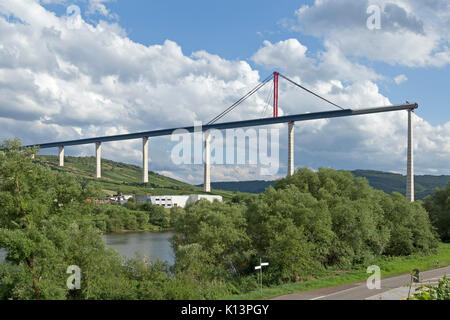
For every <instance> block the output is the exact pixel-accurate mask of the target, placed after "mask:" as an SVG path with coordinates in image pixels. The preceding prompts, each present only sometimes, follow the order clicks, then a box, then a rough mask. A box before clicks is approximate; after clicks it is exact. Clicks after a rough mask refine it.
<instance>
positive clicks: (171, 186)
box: [36, 156, 450, 200]
mask: <svg viewBox="0 0 450 320" xmlns="http://www.w3.org/2000/svg"><path fill="white" fill-rule="evenodd" d="M36 161H39V162H41V163H43V164H46V165H48V166H50V167H51V168H52V169H53V170H58V171H62V172H71V173H75V174H76V175H78V176H82V177H85V178H87V179H90V180H92V181H96V182H98V183H100V185H101V187H102V189H103V191H104V192H105V194H115V193H117V192H122V193H125V194H127V193H128V194H137V195H144V194H148V195H162V194H191V193H199V194H203V193H204V192H203V189H202V185H197V186H194V185H191V184H188V183H185V182H181V181H178V180H175V179H172V178H169V177H166V176H163V175H160V174H158V173H155V172H153V171H149V183H147V184H143V183H142V182H141V176H142V168H141V167H139V166H136V165H132V164H126V163H122V162H115V161H112V160H108V159H102V178H101V179H96V178H95V157H70V156H66V157H65V158H64V167H59V166H58V158H57V156H37V157H36ZM352 173H353V174H354V175H355V176H356V177H365V178H367V180H368V181H369V183H370V185H371V186H372V187H374V188H376V189H379V190H383V191H384V192H386V193H388V194H391V193H392V192H394V191H397V192H400V193H402V194H405V184H406V177H405V176H403V175H400V174H395V173H388V172H381V171H372V170H354V171H352ZM448 181H450V176H444V175H442V176H431V175H416V176H415V191H416V199H418V200H419V199H423V198H425V197H426V196H428V195H430V194H432V193H433V192H434V189H435V188H442V187H445V186H446V184H447V182H448ZM273 184H274V181H264V180H252V181H236V182H234V181H230V182H212V183H211V188H212V189H213V190H212V192H211V194H217V195H221V196H222V197H223V198H224V199H226V200H228V199H231V198H232V197H233V195H234V194H235V193H236V192H241V193H261V192H264V190H265V189H266V188H267V187H268V186H271V185H273Z"/></svg>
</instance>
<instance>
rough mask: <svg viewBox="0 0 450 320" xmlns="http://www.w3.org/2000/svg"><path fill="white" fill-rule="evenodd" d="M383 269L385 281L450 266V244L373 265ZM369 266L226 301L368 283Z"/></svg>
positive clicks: (331, 273) (237, 296)
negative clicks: (429, 252) (407, 274)
mask: <svg viewBox="0 0 450 320" xmlns="http://www.w3.org/2000/svg"><path fill="white" fill-rule="evenodd" d="M371 265H377V266H379V267H380V269H381V276H382V277H391V276H396V275H400V274H405V273H409V272H411V271H412V270H413V269H419V271H426V270H431V269H437V268H441V267H446V266H449V265H450V243H441V244H440V245H439V248H438V249H437V251H436V252H435V253H433V254H430V255H426V256H425V255H418V254H417V255H410V256H407V257H389V258H388V257H383V258H381V259H378V260H376V261H375V262H373V263H371ZM366 268H367V266H361V267H360V268H356V269H354V270H349V271H347V272H342V271H340V272H339V271H329V272H328V274H326V275H324V276H323V277H321V278H318V279H314V280H309V281H304V282H296V283H287V284H283V285H280V286H276V287H270V288H263V295H262V296H261V293H260V291H259V290H255V291H251V292H248V293H245V294H240V295H233V296H228V297H224V298H223V299H226V300H235V299H236V300H259V299H266V298H271V297H276V296H280V295H285V294H290V293H297V292H301V291H307V290H314V289H322V288H328V287H335V286H340V285H345V284H350V283H355V282H362V281H366V280H367V277H368V276H369V274H368V273H366Z"/></svg>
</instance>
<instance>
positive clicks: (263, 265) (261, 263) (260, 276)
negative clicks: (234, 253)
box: [255, 258, 269, 296]
mask: <svg viewBox="0 0 450 320" xmlns="http://www.w3.org/2000/svg"><path fill="white" fill-rule="evenodd" d="M268 265H269V263H268V262H261V258H259V266H256V267H255V270H259V279H260V284H261V296H262V267H266V266H268Z"/></svg>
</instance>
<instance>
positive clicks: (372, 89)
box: [0, 0, 450, 183]
mask: <svg viewBox="0 0 450 320" xmlns="http://www.w3.org/2000/svg"><path fill="white" fill-rule="evenodd" d="M0 14H2V16H1V17H0V139H5V138H11V137H14V136H17V137H21V138H22V139H23V142H24V143H25V144H31V143H42V142H50V141H58V140H67V139H77V138H87V137H93V136H101V135H110V134H119V133H126V132H136V131H144V130H152V129H159V128H167V127H175V126H184V125H192V124H193V122H194V120H201V121H203V122H206V121H208V120H210V119H211V118H213V116H215V115H216V114H218V113H219V112H221V111H222V110H223V109H224V108H225V107H227V106H229V105H231V103H233V102H234V101H235V100H237V99H238V98H239V97H241V96H242V95H243V94H245V93H246V92H247V91H248V90H249V88H251V87H253V86H255V85H256V84H257V83H258V81H260V80H261V79H260V75H259V73H258V71H256V70H255V69H253V68H252V67H251V66H250V65H249V64H248V63H247V62H246V61H234V60H226V59H223V58H221V57H219V56H217V55H213V54H210V53H208V52H205V51H199V52H195V53H194V54H192V55H191V56H186V55H185V54H184V53H183V52H182V49H181V47H180V46H179V45H178V44H177V43H175V42H173V41H169V40H167V41H165V42H164V43H162V44H155V45H150V46H144V45H142V44H139V43H136V42H133V41H132V40H131V39H129V38H128V37H127V35H126V33H125V32H124V31H123V30H122V28H121V27H120V26H119V25H118V24H116V23H108V22H105V21H100V22H99V23H97V24H90V23H87V22H85V21H83V22H82V23H81V25H80V28H79V29H73V28H70V27H69V25H68V24H67V23H66V22H67V20H66V17H57V16H56V15H55V14H53V13H52V12H49V11H47V10H45V8H43V7H42V6H41V5H40V4H39V3H38V1H37V0H36V1H32V0H21V1H14V2H10V1H5V0H0ZM10 15H14V16H15V17H16V18H17V19H12V20H11V19H7V18H5V16H10ZM20 21H21V22H22V23H21V22H20ZM325 49H326V50H325V51H324V52H321V53H319V54H318V55H316V56H314V55H309V54H308V48H307V47H306V46H305V45H304V44H302V43H301V42H299V41H298V40H296V39H288V40H286V41H281V42H278V43H270V42H264V43H263V46H262V47H261V49H260V50H258V52H256V53H255V55H254V56H253V60H254V61H255V62H256V63H258V64H261V65H264V66H267V67H271V68H272V67H273V68H282V69H284V70H286V71H289V72H288V73H287V75H288V76H290V77H292V78H293V79H294V80H296V81H301V82H302V83H307V84H308V86H310V88H311V89H313V90H315V91H317V92H319V93H321V94H323V95H325V96H327V97H328V98H330V99H331V100H333V101H336V102H337V103H339V104H342V105H344V106H348V107H355V108H356V107H370V106H378V105H384V104H389V103H390V102H389V100H388V99H387V98H386V97H384V96H383V95H382V94H381V93H380V92H379V90H378V86H377V85H376V84H375V83H374V81H375V80H377V79H380V76H379V75H378V74H377V73H376V72H375V71H373V70H372V69H370V68H367V67H365V66H363V65H361V64H358V63H355V62H353V61H351V60H349V59H348V58H346V57H345V55H344V53H343V51H342V50H341V49H340V48H339V47H337V46H336V45H335V44H334V43H326V46H325ZM280 85H281V87H280V114H294V113H301V112H311V111H318V110H323V109H324V108H325V109H329V107H328V106H324V104H323V103H322V102H320V101H317V100H316V98H314V97H311V96H309V95H307V94H304V93H301V92H299V91H298V89H297V88H295V87H292V86H288V85H287V84H286V83H283V82H281V83H280ZM269 89H270V88H264V90H265V91H263V92H261V94H260V95H259V96H256V97H254V98H252V100H251V101H250V102H249V103H247V104H246V105H243V106H240V107H239V108H238V109H236V110H235V111H234V112H233V113H232V114H231V115H229V116H227V118H226V119H224V120H240V119H249V118H256V117H261V116H262V113H263V111H264V110H265V109H267V108H270V107H269V106H267V105H266V104H265V102H264V101H265V100H266V98H267V93H268V91H267V90H269ZM266 116H267V110H266ZM405 119H406V118H405V114H404V113H393V114H385V115H374V116H366V117H355V118H353V119H330V120H321V121H313V122H303V123H298V124H297V125H296V165H297V166H309V167H312V168H316V167H318V166H321V165H323V166H333V167H335V168H356V167H359V168H372V169H382V170H397V171H402V170H403V167H404V158H405V155H406V153H405V145H406V144H405V141H406V140H405V139H406V137H405V132H404V128H405V126H406V120H405ZM417 123H418V124H417V130H416V135H417V137H418V138H417V139H416V143H417V149H416V150H418V151H420V152H418V153H417V157H416V159H417V161H416V165H417V168H418V172H420V170H422V171H423V172H425V171H426V170H428V169H429V168H431V169H435V170H438V171H439V172H442V173H449V172H450V168H449V166H448V161H447V160H446V159H448V158H450V146H449V145H448V143H449V142H448V138H447V137H448V136H449V130H450V129H449V127H450V124H446V125H445V126H441V127H433V126H431V125H430V124H428V123H427V122H425V121H423V120H421V119H418V122H417ZM279 127H280V128H281V131H280V132H281V135H280V139H281V140H280V141H281V145H280V147H281V148H282V150H281V151H280V152H281V153H280V155H281V156H282V158H281V166H282V169H283V170H285V169H286V168H285V163H286V150H285V148H286V144H285V143H284V142H283V141H286V140H285V139H286V132H287V129H286V128H285V126H279ZM173 145H174V143H171V142H170V138H168V137H165V138H152V139H151V140H150V144H149V148H150V170H153V171H158V172H164V173H166V172H172V174H173V175H172V176H174V177H183V178H184V179H185V180H187V181H190V182H193V183H201V181H202V169H201V166H197V167H195V166H184V167H183V166H181V167H178V166H175V165H173V164H172V163H171V162H170V161H168V159H170V150H171V147H172V146H173ZM102 152H103V155H104V156H105V157H106V158H110V159H113V160H119V161H125V162H132V163H136V164H139V163H140V162H141V159H140V157H141V142H140V141H137V140H133V141H120V142H114V143H105V144H104V147H103V148H102ZM66 154H69V155H70V154H73V155H75V154H80V155H93V154H94V147H93V146H92V145H91V146H79V147H70V148H69V147H68V148H67V149H66ZM280 172H281V174H282V171H280ZM212 174H213V180H216V181H217V180H236V179H239V180H244V179H256V178H262V179H269V178H270V177H266V176H264V177H261V176H259V175H258V170H255V169H254V168H252V167H249V166H235V167H229V166H215V167H214V170H213V173H212Z"/></svg>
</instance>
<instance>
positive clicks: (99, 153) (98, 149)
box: [95, 142, 102, 178]
mask: <svg viewBox="0 0 450 320" xmlns="http://www.w3.org/2000/svg"><path fill="white" fill-rule="evenodd" d="M95 157H96V159H97V174H96V177H97V178H101V177H102V143H101V142H96V143H95Z"/></svg>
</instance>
